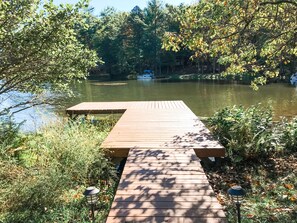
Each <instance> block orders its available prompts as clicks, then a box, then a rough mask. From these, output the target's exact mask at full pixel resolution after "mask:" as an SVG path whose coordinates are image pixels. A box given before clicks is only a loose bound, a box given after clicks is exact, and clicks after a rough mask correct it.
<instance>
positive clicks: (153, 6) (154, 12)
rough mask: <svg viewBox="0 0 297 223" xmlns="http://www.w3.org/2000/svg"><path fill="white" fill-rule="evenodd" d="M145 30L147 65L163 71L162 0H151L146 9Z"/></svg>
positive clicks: (144, 52) (158, 71)
mask: <svg viewBox="0 0 297 223" xmlns="http://www.w3.org/2000/svg"><path fill="white" fill-rule="evenodd" d="M144 14H145V18H144V22H145V24H146V26H145V32H144V36H143V54H144V58H146V65H147V66H148V67H152V68H153V69H154V71H155V72H156V73H161V58H160V54H161V46H162V37H163V35H164V33H165V23H164V18H165V16H164V9H163V5H162V2H160V1H159V0H151V1H149V2H148V6H147V7H146V8H145V9H144Z"/></svg>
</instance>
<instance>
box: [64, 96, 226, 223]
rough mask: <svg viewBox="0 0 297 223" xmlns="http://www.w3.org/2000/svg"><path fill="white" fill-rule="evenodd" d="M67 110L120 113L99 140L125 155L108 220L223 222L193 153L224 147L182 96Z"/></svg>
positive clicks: (112, 222) (209, 152)
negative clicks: (175, 99)
mask: <svg viewBox="0 0 297 223" xmlns="http://www.w3.org/2000/svg"><path fill="white" fill-rule="evenodd" d="M67 113H68V114H72V115H73V114H102V113H123V115H122V117H121V118H120V120H119V121H118V122H117V124H116V125H115V127H114V128H113V130H112V131H111V132H110V134H109V136H108V137H107V138H106V140H105V141H104V142H103V144H102V146H103V147H105V148H109V149H111V150H113V152H114V154H113V155H114V156H118V157H128V158H127V162H126V165H125V168H124V171H123V174H122V176H121V180H120V183H119V186H118V189H117V192H116V195H115V198H114V202H113V204H112V208H111V210H110V213H109V216H108V219H107V222H108V223H116V222H121V223H124V222H157V223H163V222H177V223H191V222H197V223H208V222H209V223H219V222H225V214H224V212H223V208H222V206H221V205H220V204H219V203H218V201H217V199H216V197H215V195H214V192H213V190H212V188H211V186H210V185H209V182H208V180H207V178H206V175H205V173H204V171H203V168H202V167H201V165H200V162H199V158H198V157H197V156H199V157H207V156H224V148H223V147H222V146H221V145H220V144H219V143H218V142H217V141H215V140H214V139H213V138H212V136H211V134H210V132H209V131H208V129H207V128H206V127H205V126H204V125H203V123H202V122H201V121H200V120H199V119H198V118H197V117H196V115H195V114H194V113H193V112H192V111H191V110H190V109H189V108H188V107H187V106H186V105H185V104H184V103H183V102H182V101H156V102H98V103H97V102H94V103H82V104H79V105H77V106H74V107H71V108H69V109H67Z"/></svg>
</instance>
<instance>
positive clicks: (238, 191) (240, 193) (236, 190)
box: [228, 186, 245, 223]
mask: <svg viewBox="0 0 297 223" xmlns="http://www.w3.org/2000/svg"><path fill="white" fill-rule="evenodd" d="M228 194H229V195H230V196H231V199H232V201H233V202H234V203H235V205H236V208H237V219H238V223H240V222H241V216H240V205H241V203H242V201H243V197H244V195H245V191H244V189H242V187H241V186H233V187H231V188H229V189H228Z"/></svg>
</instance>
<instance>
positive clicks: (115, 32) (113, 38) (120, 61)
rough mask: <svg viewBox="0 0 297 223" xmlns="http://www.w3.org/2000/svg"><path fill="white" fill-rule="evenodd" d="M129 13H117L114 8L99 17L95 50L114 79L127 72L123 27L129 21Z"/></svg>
mask: <svg viewBox="0 0 297 223" xmlns="http://www.w3.org/2000/svg"><path fill="white" fill-rule="evenodd" d="M127 16H128V13H123V12H116V10H115V9H114V8H106V9H105V10H104V11H103V12H101V14H100V16H99V21H100V22H99V23H100V24H99V29H98V30H97V32H96V37H95V43H94V44H95V49H96V51H97V53H98V55H100V57H102V60H103V61H104V68H105V70H106V71H107V72H108V73H109V74H110V75H111V77H112V78H117V76H118V75H121V74H122V73H124V72H125V70H124V69H123V66H124V65H126V59H125V56H124V53H125V52H124V50H123V47H122V45H123V44H122V37H121V35H122V27H123V25H124V24H125V23H126V21H127Z"/></svg>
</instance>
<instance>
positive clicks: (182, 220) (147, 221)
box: [106, 216, 227, 223]
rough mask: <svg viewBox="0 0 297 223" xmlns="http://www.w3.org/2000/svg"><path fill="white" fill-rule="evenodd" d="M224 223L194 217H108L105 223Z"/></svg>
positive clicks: (213, 219) (218, 219) (217, 220)
mask: <svg viewBox="0 0 297 223" xmlns="http://www.w3.org/2000/svg"><path fill="white" fill-rule="evenodd" d="M136 222H142V223H164V222H166V223H226V222H227V221H226V219H225V218H196V217H168V216H166V217H164V216H163V217H154V216H149V217H141V216H137V217H130V216H128V217H108V218H107V221H106V223H136Z"/></svg>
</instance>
